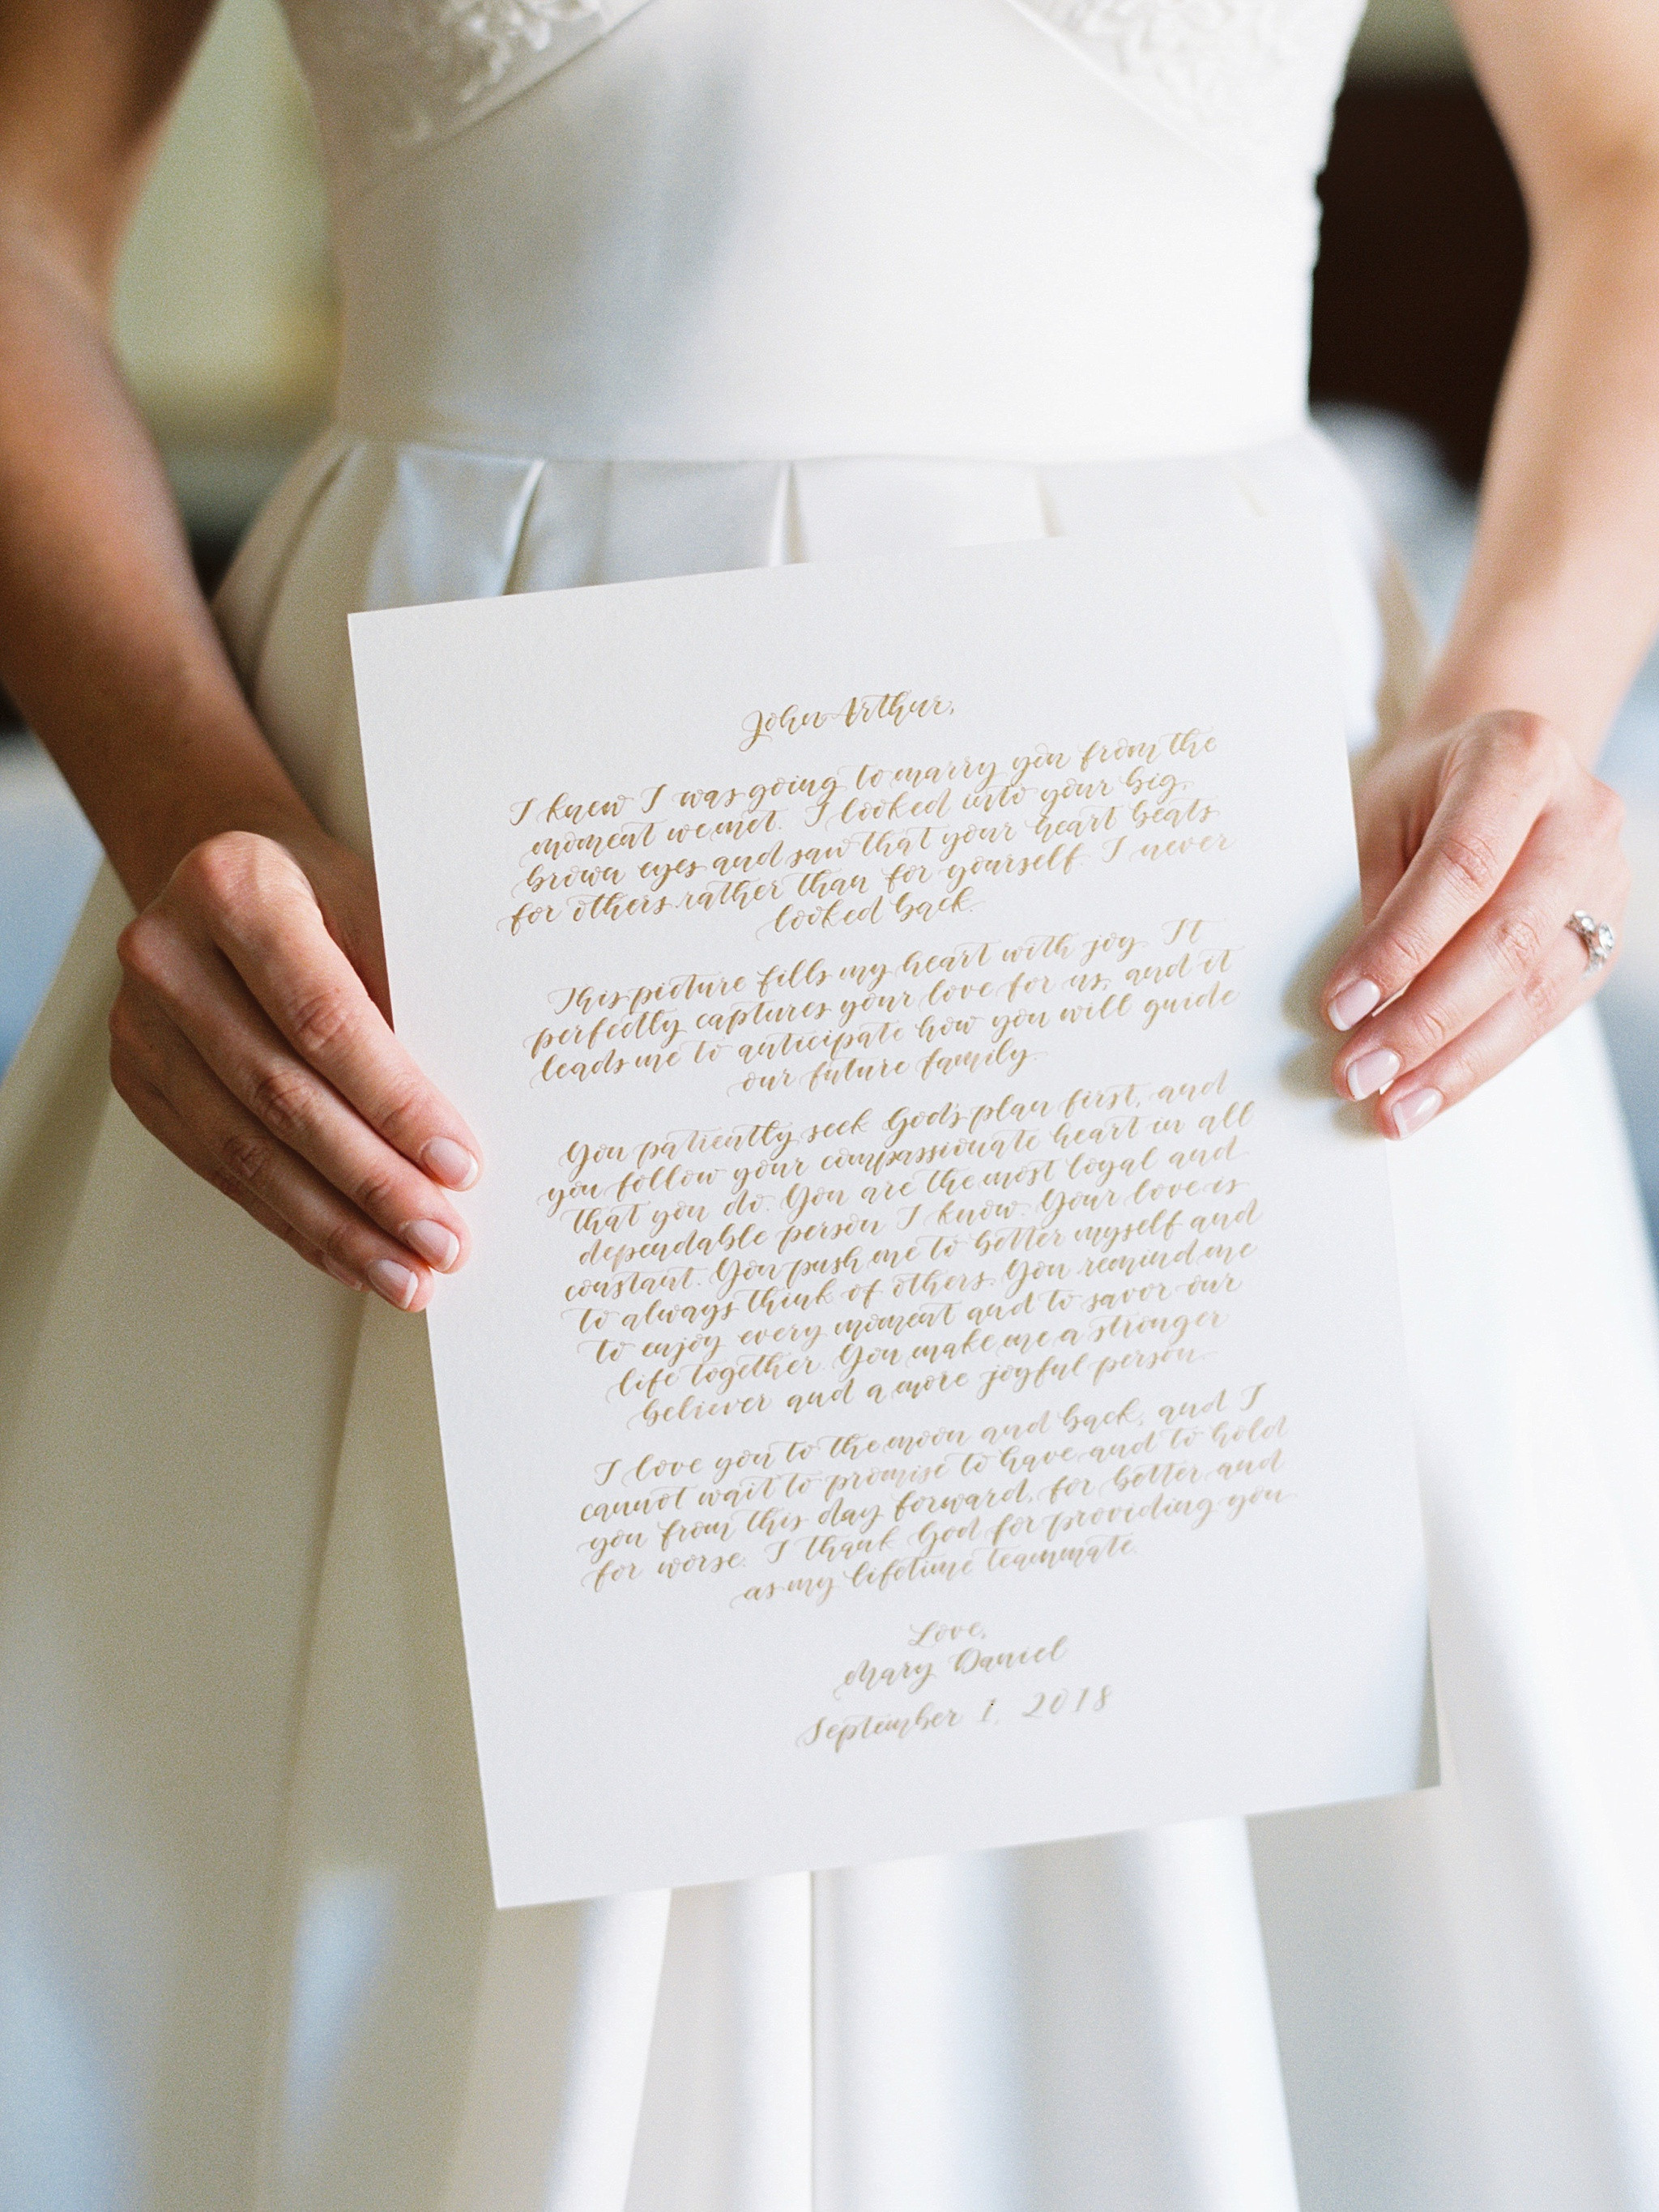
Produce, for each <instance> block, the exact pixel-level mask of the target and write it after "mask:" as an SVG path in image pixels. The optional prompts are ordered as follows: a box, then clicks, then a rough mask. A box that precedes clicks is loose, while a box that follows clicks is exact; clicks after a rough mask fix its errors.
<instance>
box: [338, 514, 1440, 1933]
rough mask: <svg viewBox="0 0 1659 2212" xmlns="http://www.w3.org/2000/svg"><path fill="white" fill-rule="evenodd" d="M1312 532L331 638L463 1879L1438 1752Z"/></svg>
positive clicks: (865, 566) (1207, 1799)
mask: <svg viewBox="0 0 1659 2212" xmlns="http://www.w3.org/2000/svg"><path fill="white" fill-rule="evenodd" d="M1318 564H1319V553H1318V549H1317V544H1316V541H1315V540H1314V539H1313V538H1311V536H1310V535H1304V534H1303V533H1302V532H1299V531H1298V530H1297V529H1296V528H1293V527H1291V526H1281V525H1268V524H1266V523H1262V524H1260V525H1252V524H1241V525H1239V526H1237V527H1235V528H1232V529H1230V530H1216V529H1210V530H1207V531H1206V532H1201V533H1200V532H1192V533H1187V532H1159V533H1156V534H1152V533H1137V534H1135V535H1133V536H1128V535H1126V536H1124V537H1122V538H1091V539H1088V540H1082V539H1058V540H1050V541H1047V542H1043V543H1039V544H1022V545H1017V546H1006V547H991V548H979V549H975V550H964V551H957V552H949V553H941V554H937V555H928V556H921V557H905V558H901V559H894V560H884V561H879V562H858V563H848V564H845V565H828V566H822V567H795V568H775V569H768V570H758V571H748V572H743V573H738V574H723V575H711V576H698V577H691V578H683V579H677V580H671V581H666V582H660V583H640V584H623V585H615V586H603V587H599V588H595V589H591V590H575V591H566V592H548V593H543V594H538V595H536V596H533V597H522V598H509V599H499V600H491V601H482V602H473V603H468V604H465V605H450V606H441V607H426V608H420V609H411V610H408V611H396V612H390V613H378V614H371V615H365V616H358V617H355V618H354V620H353V623H352V649H353V655H354V660H355V664H356V681H357V692H358V702H359V712H360V719H361V722H362V736H363V748H364V757H365V761H366V763H367V769H368V787H369V793H370V800H371V808H372V813H373V819H374V840H375V851H376V860H377V864H378V867H379V871H380V891H381V899H382V904H383V908H384V911H385V919H386V944H387V951H388V954H389V957H390V962H391V973H392V987H393V995H394V1001H395V1006H396V1010H397V1017H398V1028H399V1031H400V1034H401V1035H402V1036H404V1038H405V1039H406V1040H407V1041H408V1042H409V1043H410V1045H411V1046H412V1048H414V1049H415V1051H416V1053H417V1054H418V1055H419V1056H420V1058H421V1059H422V1061H423V1062H424V1064H425V1065H426V1066H427V1067H428V1069H429V1071H430V1072H431V1073H432V1075H433V1077H434V1079H435V1080H436V1081H437V1082H438V1083H439V1084H440V1085H442V1087H443V1088H444V1090H445V1091H447V1093H448V1094H449V1095H450V1096H452V1097H453V1098H454V1099H455V1100H456V1101H457V1102H458V1103H459V1105H460V1106H461V1107H462V1109H464V1111H465V1113H466V1114H467V1115H469V1116H470V1118H471V1121H472V1123H473V1125H474V1127H476V1128H477V1131H478V1133H479V1134H480V1137H481V1139H483V1143H484V1145H485V1146H486V1149H487V1153H488V1160H487V1171H486V1173H485V1175H484V1176H483V1180H482V1181H481V1182H480V1183H479V1185H478V1187H477V1189H476V1191H475V1192H473V1193H472V1194H470V1195H469V1196H468V1198H467V1199H466V1200H465V1201H464V1202H465V1204H466V1206H468V1207H469V1209H470V1213H471V1219H472V1221H473V1223H474V1225H475V1229H476V1253H475V1256H474V1257H473V1259H472V1261H471V1264H470V1265H469V1266H468V1267H466V1269H465V1271H464V1272H463V1273H462V1274H461V1275H459V1277H458V1278H457V1279H455V1280H454V1281H453V1282H447V1283H445V1284H443V1285H441V1287H440V1291H439V1294H438V1296H437V1297H436V1298H435V1301H434V1304H433V1306H432V1309H431V1313H430V1328H431V1341H432V1350H433V1360H434V1366H435V1376H436V1383H437V1392H438V1404H439V1410H440V1417H441V1427H442V1432H443V1442H444V1456H445V1464H446V1472H447V1482H448V1487H449V1496H450V1510H451V1519H452V1525H453V1534H454V1541H455V1553H456V1565H457V1571H458V1574H459V1586H460V1595H461V1604H462V1612H463V1618H464V1622H465V1636H466V1645H467V1661H468V1667H469V1671H470V1676H471V1690H472V1699H473V1711H474V1716H475V1720H476V1723H477V1738H478V1752H479V1759H480V1765H481V1770H482V1775H483V1793H484V1804H485V1810H486V1814H487V1819H488V1825H489V1842H490V1850H491V1857H492V1863H493V1867H494V1873H495V1887H496V1895H497V1898H498V1899H499V1900H500V1902H501V1903H502V1904H503V1905H517V1904H527V1903H532V1902H536V1901H541V1900H552V1899H561V1898H568V1897H574V1896H584V1895H590V1894H595V1893H604V1892H610V1891H617V1890H627V1889H634V1888H641V1887H651V1886H656V1885H659V1884H665V1883H675V1884H678V1883H689V1882H702V1881H714V1880H720V1879H727V1878H732V1877H736V1876H739V1875H753V1874H759V1873H763V1872H768V1871H773V1870H779V1869H791V1868H799V1867H805V1866H815V1867H817V1866H831V1865H840V1864H847V1863H858V1862H867V1861H871V1860H876V1859H881V1858H890V1857H908V1856H912V1855H915V1854H920V1853H923V1852H931V1851H945V1850H964V1849H969V1848H973V1847H979V1846H986V1845H994V1844H1014V1843H1020V1842H1030V1841H1035V1840H1037V1839H1041V1838H1055V1837H1060V1836H1071V1835H1079V1834H1087V1833H1098V1832H1105V1831H1108V1830H1111V1829H1115V1828H1122V1827H1131V1826H1144V1825H1150V1824H1153V1823H1157V1822H1162V1821H1167V1820H1184V1819H1188V1818H1193V1817H1196V1816H1199V1815H1203V1814H1218V1813H1229V1812H1231V1813H1237V1812H1244V1811H1256V1810H1264V1809H1267V1808H1278V1807H1288V1806H1292V1805H1305V1804H1310V1803H1315V1802H1326V1801H1334V1800H1340V1799H1346V1798H1352V1797H1360V1796H1375V1795H1379V1794H1383V1793H1385V1792H1389V1791H1393V1790H1406V1789H1409V1788H1412V1787H1413V1786H1416V1785H1417V1784H1418V1783H1419V1780H1420V1779H1421V1778H1423V1776H1424V1774H1425V1771H1426V1766H1425V1762H1426V1761H1429V1760H1431V1756H1432V1753H1431V1751H1425V1741H1424V1738H1425V1711H1426V1710H1427V1708H1428V1705H1429V1700H1428V1699H1427V1695H1426V1685H1427V1673H1426V1669H1427V1637H1426V1626H1425V1589H1424V1577H1423V1565H1422V1556H1421V1543H1420V1534H1419V1515H1418V1504H1417V1497H1416V1487H1415V1481H1414V1477H1413V1468H1412V1459H1411V1448H1410V1439H1409V1433H1408V1423H1407V1404H1406V1390H1405V1382H1404V1370H1403V1363H1402V1353H1401V1335H1400V1326H1399V1313H1398V1299H1397V1292H1396V1287H1395V1273H1394V1262H1393V1254H1392V1243H1391V1227H1390V1222H1389V1204H1388V1196H1387V1189H1386V1179H1385V1172H1384V1164H1383V1146H1382V1144H1381V1142H1380V1141H1379V1140H1378V1139H1376V1137H1375V1136H1374V1135H1372V1134H1370V1133H1369V1126H1368V1124H1367V1123H1366V1122H1365V1121H1364V1117H1362V1116H1361V1115H1359V1114H1358V1113H1357V1112H1356V1111H1354V1110H1353V1109H1342V1108H1340V1106H1339V1105H1337V1103H1335V1102H1334V1099H1333V1098H1332V1096H1331V1094H1330V1091H1329V1088H1328V1074H1327V1069H1328V1057H1329V1055H1328V1046H1329V1042H1330V1041H1329V1039H1328V1037H1326V1036H1322V1033H1321V1024H1319V1023H1318V1021H1317V1020H1316V1018H1313V1017H1312V1015H1311V1014H1310V1013H1308V1012H1303V1011H1302V1009H1304V1007H1306V1006H1310V1004H1311V1001H1310V1000H1309V999H1308V996H1307V994H1308V991H1309V988H1310V985H1311V986H1316V985H1317V982H1318V981H1319V980H1320V978H1321V976H1322V974H1323V973H1324V972H1325V968H1326V966H1327V965H1328V960H1329V957H1331V950H1332V946H1333V945H1334V942H1335V939H1334V932H1335V931H1336V930H1338V929H1339V928H1340V925H1341V922H1342V920H1343V917H1344V916H1345V915H1346V914H1347V913H1349V912H1350V910H1351V908H1352V902H1353V899H1354V895H1355V866H1354V850H1353V833H1352V815H1351V810H1350V804H1349V797H1348V785H1347V776H1346V762H1345V758H1344V754H1343V748H1342V743H1341V737H1340V720H1339V713H1338V705H1337V696H1336V690H1335V685H1334V680H1333V677H1332V673H1331V670H1330V665H1329V663H1330V656H1331V650H1332V648H1331V645H1330V641H1329V639H1328V635H1327V620H1328V618H1327V616H1326V614H1325V611H1324V599H1323V590H1322V583H1321V580H1320V576H1319V573H1318Z"/></svg>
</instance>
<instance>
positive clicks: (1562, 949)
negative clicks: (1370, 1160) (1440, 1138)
mask: <svg viewBox="0 0 1659 2212" xmlns="http://www.w3.org/2000/svg"><path fill="white" fill-rule="evenodd" d="M1561 940H1562V941H1561V944H1560V945H1559V946H1554V945H1552V947H1551V948H1550V950H1549V951H1548V952H1547V954H1546V956H1545V957H1544V959H1543V960H1542V961H1541V963H1539V965H1538V966H1537V967H1536V968H1535V969H1534V970H1533V972H1532V973H1531V975H1528V977H1527V979H1526V981H1524V982H1523V983H1522V985H1521V986H1520V987H1519V988H1517V989H1516V990H1513V991H1511V992H1510V994H1509V995H1508V997H1507V998H1504V999H1502V1000H1499V1001H1498V1005H1497V1006H1494V1007H1492V1010H1491V1011H1490V1012H1488V1013H1486V1014H1483V1015H1482V1016H1481V1018H1480V1020H1479V1021H1478V1022H1474V1023H1473V1024H1471V1025H1470V1026H1469V1028H1468V1029H1467V1030H1464V1031H1463V1032H1462V1035H1461V1036H1456V1037H1454V1038H1453V1040H1452V1041H1451V1042H1450V1043H1449V1044H1448V1045H1447V1046H1446V1047H1445V1048H1443V1050H1442V1051H1440V1052H1437V1053H1436V1054H1433V1055H1432V1056H1431V1058H1430V1059H1428V1060H1425V1062H1424V1063H1423V1065H1422V1066H1420V1067H1418V1068H1414V1069H1413V1071H1412V1073H1410V1075H1408V1076H1402V1077H1401V1079H1400V1081H1399V1082H1397V1083H1396V1084H1395V1085H1393V1087H1392V1088H1391V1089H1390V1090H1389V1091H1385V1092H1384V1093H1383V1096H1382V1097H1380V1098H1379V1099H1378V1101H1377V1104H1376V1115H1377V1127H1379V1128H1380V1129H1381V1130H1382V1132H1383V1135H1384V1136H1385V1137H1409V1136H1412V1135H1413V1134H1415V1133H1416V1132H1417V1131H1418V1130H1419V1129H1421V1128H1424V1127H1426V1126H1427V1125H1428V1123H1429V1122H1431V1121H1433V1120H1434V1118H1435V1116H1436V1115H1437V1114H1440V1113H1442V1112H1443V1111H1444V1109H1446V1108H1447V1107H1448V1106H1455V1105H1457V1104H1458V1103H1459V1102H1460V1101H1461V1100H1462V1099H1465V1098H1467V1097H1468V1095H1469V1093H1470V1091H1474V1090H1478V1089H1479V1087H1480V1085H1481V1084H1483V1083H1487V1082H1490V1081H1491V1079H1492V1077H1493V1076H1494V1075H1496V1074H1498V1073H1499V1072H1500V1071H1501V1070H1502V1069H1504V1068H1505V1067H1507V1066H1509V1064H1510V1061H1511V1060H1518V1059H1519V1058H1520V1056H1521V1054H1522V1053H1523V1052H1525V1051H1526V1049H1527V1048H1528V1046H1529V1045H1532V1044H1535V1043H1536V1042H1537V1041H1538V1039H1539V1038H1540V1037H1541V1036H1543V1035H1544V1033H1545V1031H1546V1030H1551V1029H1553V1028H1554V1026H1555V1024H1557V1023H1558V1022H1559V1021H1562V1020H1565V1018H1566V1016H1567V1015H1568V1014H1570V1013H1571V1012H1573V1011H1574V1010H1575V1008H1577V1007H1578V1006H1582V1005H1583V1002H1584V1001H1585V1000H1586V999H1588V998H1589V997H1591V996H1592V995H1593V994H1594V993H1595V991H1596V990H1597V989H1598V988H1599V987H1600V986H1601V981H1602V978H1603V975H1604V974H1605V970H1604V969H1591V967H1590V966H1589V962H1588V961H1587V959H1586V958H1585V956H1584V948H1583V945H1581V944H1580V943H1579V941H1578V939H1577V938H1575V937H1574V936H1573V935H1572V934H1571V932H1570V931H1567V930H1565V929H1564V930H1563V931H1562V933H1561Z"/></svg>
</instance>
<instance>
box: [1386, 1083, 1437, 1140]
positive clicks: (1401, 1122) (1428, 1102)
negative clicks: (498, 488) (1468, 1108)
mask: <svg viewBox="0 0 1659 2212" xmlns="http://www.w3.org/2000/svg"><path fill="white" fill-rule="evenodd" d="M1445 1103H1446V1102H1445V1100H1444V1099H1443V1097H1441V1096H1440V1093H1439V1092H1438V1091H1407V1093H1406V1095H1405V1097H1403V1098H1395V1099H1394V1100H1392V1101H1391V1102H1390V1103H1389V1120H1390V1121H1392V1122H1393V1123H1394V1133H1395V1136H1396V1137H1409V1136H1410V1135H1411V1134H1412V1133H1413V1130H1415V1129H1420V1128H1421V1127H1423V1124H1424V1123H1425V1121H1433V1119H1434V1117H1435V1115H1437V1113H1438V1112H1439V1111H1440V1109H1441V1108H1442V1107H1443V1105H1444V1104H1445Z"/></svg>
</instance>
